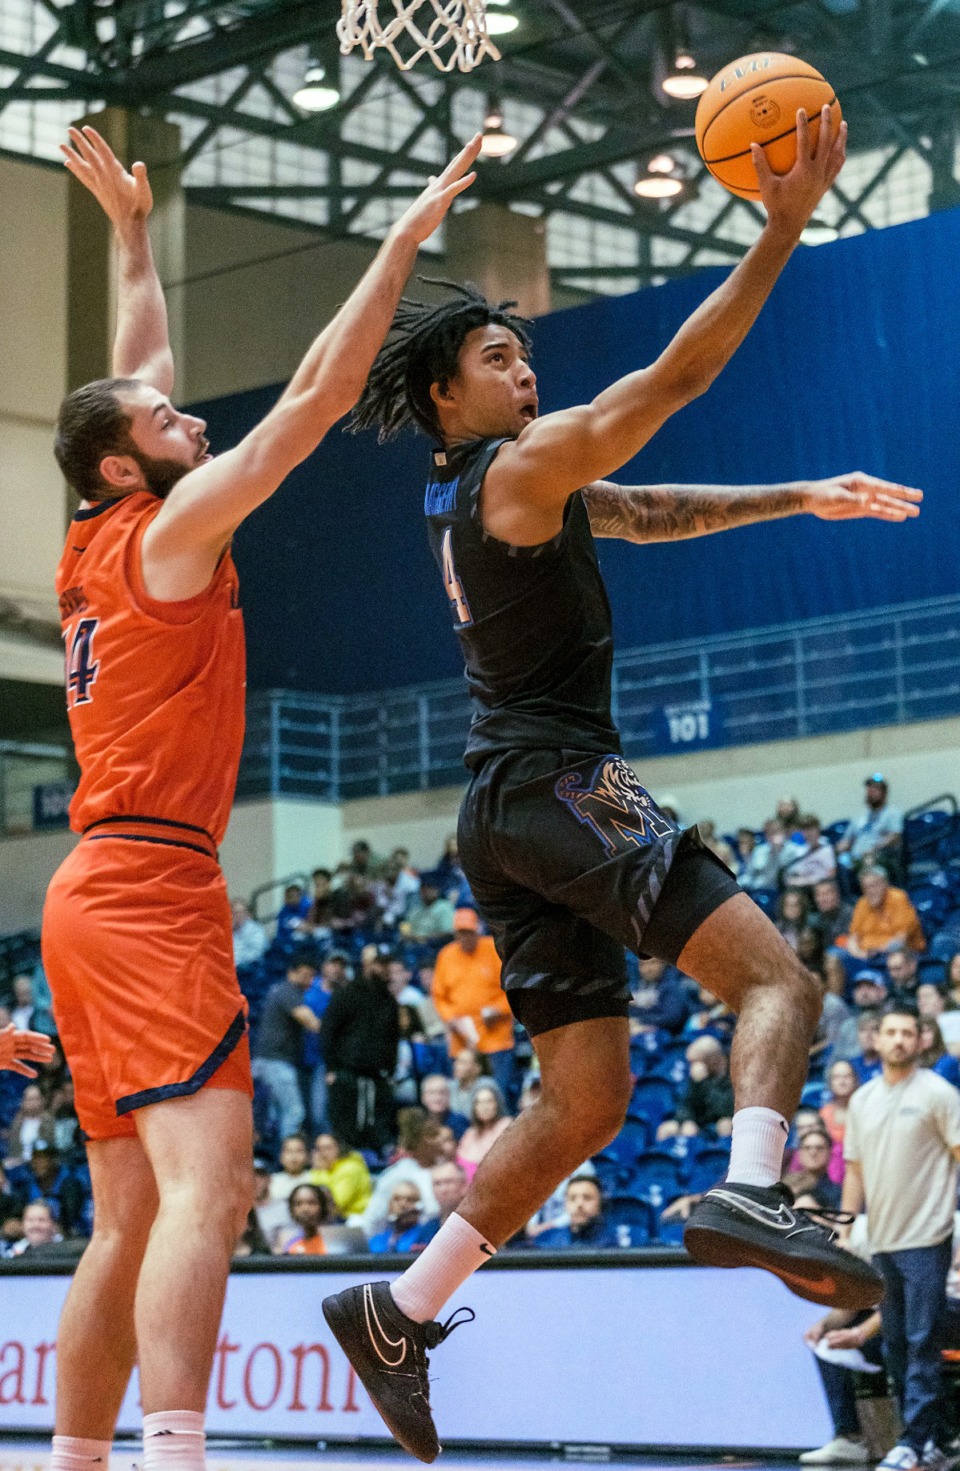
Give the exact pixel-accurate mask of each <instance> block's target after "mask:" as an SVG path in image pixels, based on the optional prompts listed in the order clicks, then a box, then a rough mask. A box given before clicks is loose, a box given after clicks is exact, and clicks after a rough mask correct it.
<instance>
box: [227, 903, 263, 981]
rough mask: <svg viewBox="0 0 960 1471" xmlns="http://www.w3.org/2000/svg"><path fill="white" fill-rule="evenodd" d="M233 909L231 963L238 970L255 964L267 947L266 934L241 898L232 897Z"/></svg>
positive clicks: (231, 906)
mask: <svg viewBox="0 0 960 1471" xmlns="http://www.w3.org/2000/svg"><path fill="white" fill-rule="evenodd" d="M230 908H231V910H232V911H233V963H234V965H235V966H236V967H237V969H238V970H240V969H241V968H242V967H243V966H246V965H256V963H257V961H258V960H260V959H261V958H262V956H263V953H264V951H265V950H266V948H267V934H266V930H265V929H264V928H263V925H262V924H257V921H256V920H255V919H254V917H253V915H252V914H251V913H250V908H249V906H248V905H247V904H246V903H245V902H244V900H243V899H234V901H233V903H232V904H231V905H230Z"/></svg>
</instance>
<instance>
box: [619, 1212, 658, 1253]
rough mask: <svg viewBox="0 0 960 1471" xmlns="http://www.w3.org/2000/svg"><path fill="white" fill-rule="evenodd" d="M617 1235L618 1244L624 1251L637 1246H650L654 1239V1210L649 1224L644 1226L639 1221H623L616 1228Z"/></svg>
mask: <svg viewBox="0 0 960 1471" xmlns="http://www.w3.org/2000/svg"><path fill="white" fill-rule="evenodd" d="M616 1236H617V1245H618V1246H619V1247H620V1249H621V1250H622V1251H627V1250H629V1249H630V1248H632V1247H635V1246H649V1245H650V1243H651V1242H652V1241H653V1239H654V1237H653V1218H652V1212H651V1221H650V1224H649V1225H646V1226H642V1225H641V1224H640V1223H639V1221H635V1222H633V1224H632V1225H627V1223H626V1222H621V1224H620V1225H619V1226H618V1227H617V1228H616Z"/></svg>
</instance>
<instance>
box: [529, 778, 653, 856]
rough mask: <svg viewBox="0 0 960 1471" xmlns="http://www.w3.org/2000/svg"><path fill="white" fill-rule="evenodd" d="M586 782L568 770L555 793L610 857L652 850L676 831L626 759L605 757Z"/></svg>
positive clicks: (557, 785) (558, 783)
mask: <svg viewBox="0 0 960 1471" xmlns="http://www.w3.org/2000/svg"><path fill="white" fill-rule="evenodd" d="M583 781H584V778H583V773H582V772H580V771H568V772H566V773H565V774H564V775H563V776H562V777H561V778H560V780H559V781H558V782H557V784H556V787H555V788H554V790H555V792H556V794H557V796H558V797H559V798H560V801H561V802H565V803H566V804H567V806H568V807H569V808H570V810H571V811H572V812H573V815H574V816H575V817H576V819H577V821H578V822H582V823H583V824H584V826H585V827H589V828H590V829H591V831H592V832H594V833H595V834H596V836H597V837H598V838H599V839H600V842H601V843H602V844H603V847H604V851H605V852H606V854H607V856H608V857H613V856H614V855H615V854H621V853H628V852H629V851H630V850H631V848H646V847H649V846H650V844H651V843H653V842H656V841H658V840H659V839H662V838H669V837H671V836H672V835H673V834H674V833H675V832H676V828H675V827H674V825H673V823H672V822H671V821H670V819H669V818H668V817H666V816H664V814H663V813H662V812H661V811H660V809H659V808H658V807H657V805H656V803H655V802H654V800H653V798H652V797H651V796H650V793H649V792H648V791H647V790H646V789H645V788H644V787H642V786H641V785H640V782H639V781H638V780H637V775H636V772H635V771H633V769H632V768H631V767H630V766H628V765H627V763H626V762H625V761H624V760H623V759H622V757H620V756H604V757H603V759H602V760H601V761H600V763H599V765H598V766H597V767H596V769H595V770H594V772H593V775H592V777H591V778H590V780H589V785H587V786H584V784H583Z"/></svg>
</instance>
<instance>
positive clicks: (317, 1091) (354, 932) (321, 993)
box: [0, 774, 960, 1255]
mask: <svg viewBox="0 0 960 1471" xmlns="http://www.w3.org/2000/svg"><path fill="white" fill-rule="evenodd" d="M902 828H903V819H902V815H901V814H900V813H899V812H898V810H897V809H896V808H895V807H894V806H893V805H892V803H891V802H890V801H889V795H888V788H887V784H886V782H885V781H884V779H883V778H882V776H880V775H879V774H873V775H872V776H871V777H870V778H869V779H868V781H867V782H866V783H865V803H864V807H863V810H862V811H861V812H860V813H859V814H858V815H857V816H855V817H854V818H853V819H852V820H851V821H850V822H848V823H844V824H835V825H834V826H833V827H832V828H827V829H824V828H822V827H821V825H820V822H819V820H818V818H817V817H816V816H815V815H814V814H813V813H810V812H809V811H804V810H801V808H800V806H799V805H798V803H797V802H796V800H795V799H792V798H785V799H783V800H782V801H781V802H780V803H778V805H777V809H776V811H775V813H774V814H773V815H772V816H771V817H770V819H769V820H768V821H767V822H766V823H764V824H763V826H762V829H761V830H760V831H759V832H756V831H754V830H752V829H747V828H741V829H740V830H739V831H738V832H737V833H735V834H729V835H727V836H726V837H723V836H721V835H718V834H717V833H716V831H715V830H714V828H713V825H712V824H702V825H701V831H702V833H703V835H704V837H705V840H706V841H707V842H708V843H709V844H710V846H711V847H713V848H714V849H715V851H716V852H717V853H718V856H720V857H721V858H723V860H724V861H725V862H727V863H729V864H730V865H731V866H732V867H733V869H734V871H735V872H736V874H737V877H738V878H739V880H740V882H741V884H742V885H743V886H744V888H746V889H747V890H748V891H749V892H750V893H752V894H753V896H754V898H755V899H756V900H757V902H758V903H760V904H761V906H762V907H763V908H764V909H765V910H766V911H767V912H768V913H769V914H770V915H771V917H772V918H773V920H774V922H775V923H776V925H777V927H778V928H779V930H780V932H781V934H783V936H784V938H785V939H786V940H787V942H788V943H789V944H790V945H791V946H792V947H793V948H794V949H795V950H796V951H797V953H798V955H799V956H800V957H801V959H802V960H803V962H804V963H805V965H807V967H808V968H809V969H810V970H811V971H812V972H814V973H815V974H816V975H817V976H818V977H819V978H820V980H821V982H822V984H823V988H824V1006H823V1015H822V1018H821V1022H820V1027H819V1030H818V1033H817V1036H816V1038H815V1040H814V1044H813V1047H812V1049H811V1054H810V1070H809V1081H808V1084H807V1087H806V1089H805V1093H804V1100H803V1104H804V1107H803V1108H802V1109H801V1112H800V1113H799V1114H798V1115H797V1118H796V1120H795V1121H794V1131H793V1137H792V1139H791V1145H790V1149H789V1151H788V1154H787V1161H786V1166H785V1175H786V1178H787V1183H788V1184H789V1185H790V1187H791V1189H793V1191H794V1193H795V1194H799V1195H804V1196H810V1197H811V1198H814V1199H816V1201H818V1202H819V1203H820V1205H821V1206H822V1207H823V1208H830V1209H833V1208H835V1207H836V1205H837V1202H838V1200H839V1194H840V1188H841V1184H842V1178H843V1152H842V1142H843V1132H844V1126H845V1119H846V1113H847V1109H848V1107H849V1101H850V1098H851V1096H852V1095H853V1093H854V1092H855V1090H856V1089H857V1088H858V1087H859V1086H861V1085H862V1084H863V1083H865V1082H867V1081H869V1079H871V1078H872V1077H874V1076H876V1074H877V1072H878V1070H879V1067H880V1062H879V1058H878V1055H877V1051H876V1036H877V1027H878V1018H879V1013H880V1011H881V1009H882V1007H883V1006H884V1004H885V1003H886V1002H887V1001H888V1000H889V999H891V998H897V999H901V1000H902V999H905V998H906V999H909V1000H911V1001H913V1002H914V1003H915V1004H916V1006H917V1008H918V1011H919V1013H920V1017H921V1020H922V1024H923V1047H924V1051H923V1055H922V1060H923V1062H924V1064H925V1065H926V1066H928V1067H930V1068H932V1069H934V1070H935V1071H936V1072H938V1073H940V1074H941V1075H942V1076H943V1077H945V1078H946V1079H947V1080H948V1081H950V1082H951V1083H953V1084H954V1085H955V1086H958V1087H960V1061H958V1058H960V925H958V924H956V920H955V916H954V915H953V913H952V908H955V909H957V910H958V911H960V884H958V887H957V889H956V892H955V898H956V905H955V906H952V907H951V906H950V905H949V904H948V905H947V906H946V908H945V909H944V907H943V906H940V907H939V908H937V907H936V906H934V909H933V910H931V911H930V913H927V912H921V913H918V910H917V907H916V906H915V904H914V903H913V901H912V899H911V896H910V894H909V893H908V892H907V890H906V889H905V888H904V887H903V885H904V884H905V883H906V880H907V870H906V867H905V862H904V856H903V852H902V844H901V834H902ZM958 858H960V852H958ZM948 867H949V865H948ZM948 878H950V874H949V873H948ZM923 881H924V884H925V885H926V886H927V887H929V883H930V876H929V874H926V875H924V876H923ZM945 892H946V891H945ZM933 919H936V921H937V924H936V925H934V923H933ZM951 922H953V923H954V924H955V927H956V929H957V931H958V933H957V938H956V942H955V944H954V945H953V948H952V949H950V948H949V944H948V943H947V941H946V940H944V939H943V936H944V935H946V936H948V937H949V936H950V935H951V934H952V933H953V931H952V930H951ZM233 925H234V929H233V935H234V953H235V961H236V965H237V971H238V975H239V977H240V981H241V986H242V988H243V991H244V994H245V995H246V997H247V999H248V1002H249V1005H250V1015H251V1026H252V1042H253V1059H254V1062H253V1070H254V1077H255V1099H254V1116H255V1126H256V1138H257V1146H256V1148H257V1158H256V1160H255V1163H254V1175H255V1205H254V1209H253V1211H252V1212H251V1215H250V1220H249V1222H248V1227H247V1230H246V1232H245V1233H244V1236H243V1238H242V1240H241V1242H240V1243H239V1244H238V1253H242V1254H251V1253H264V1252H270V1253H274V1254H280V1253H288V1252H291V1253H294V1254H309V1255H317V1254H323V1253H324V1252H326V1251H327V1250H344V1249H358V1248H362V1247H365V1246H369V1249H370V1250H373V1251H398V1250H399V1251H418V1250H420V1249H422V1247H423V1246H424V1245H425V1244H426V1242H427V1241H428V1240H429V1239H430V1237H431V1236H432V1234H433V1233H434V1232H435V1231H436V1229H437V1223H438V1221H440V1220H441V1219H442V1217H443V1215H444V1213H445V1212H448V1211H450V1210H453V1209H455V1207H456V1205H457V1203H458V1202H459V1201H460V1200H461V1199H462V1198H463V1195H464V1193H465V1191H466V1189H467V1186H468V1184H469V1181H470V1180H471V1178H472V1176H473V1174H474V1173H475V1171H476V1169H477V1167H478V1165H479V1164H480V1162H481V1161H482V1159H483V1158H484V1156H485V1154H486V1153H487V1151H488V1150H489V1149H490V1148H492V1147H493V1145H494V1144H495V1143H496V1141H497V1139H498V1138H499V1137H500V1135H501V1134H502V1133H503V1131H504V1130H505V1129H506V1128H507V1127H509V1123H510V1120H511V1118H512V1117H513V1116H514V1115H515V1114H516V1113H517V1112H518V1111H519V1110H520V1109H522V1108H524V1107H526V1106H528V1105H529V1104H530V1103H531V1102H532V1101H534V1100H535V1098H536V1097H537V1093H538V1087H539V1083H538V1077H537V1071H536V1058H535V1054H534V1053H533V1050H532V1048H531V1046H530V1043H529V1040H528V1039H527V1038H526V1036H525V1034H524V1033H523V1032H522V1031H521V1030H520V1029H519V1028H517V1027H515V1026H514V1023H513V1020H512V1017H511V1015H510V1010H509V1007H508V1005H507V1002H506V998H505V995H504V993H503V991H502V989H501V986H500V964H499V960H498V957H497V954H496V950H495V948H494V945H493V941H492V939H490V937H489V936H487V935H486V934H484V933H483V929H482V925H481V924H480V921H479V918H478V915H477V913H476V909H475V906H474V904H473V900H472V897H471V895H470V891H469V887H468V885H467V883H466V879H465V877H464V875H463V873H462V871H461V869H460V867H459V864H458V862H457V851H456V842H455V840H454V839H452V838H451V839H450V840H449V841H448V842H447V844H446V845H445V847H444V850H443V852H442V854H441V855H440V857H439V858H438V860H437V862H436V864H435V865H434V867H433V868H432V869H430V870H428V871H426V872H422V873H417V872H416V870H415V869H414V867H413V865H412V863H411V859H410V854H409V852H408V851H407V850H406V849H404V848H397V849H395V850H394V851H393V853H391V854H390V855H389V856H388V857H382V856H379V855H377V854H376V853H374V852H373V850H372V849H371V846H370V844H369V843H366V842H364V841H358V842H356V843H355V844H354V845H353V848H352V850H351V854H350V860H349V862H347V863H344V864H343V865H341V867H340V868H339V869H337V871H336V872H332V871H330V870H329V869H327V868H323V867H321V868H317V869H316V870H315V871H314V873H313V875H312V881H311V885H310V888H309V891H308V890H307V888H306V886H305V885H303V886H302V885H300V884H294V883H291V884H290V885H289V886H288V887H287V889H286V891H285V893H284V895H283V904H282V906H281V908H280V910H279V913H278V914H277V915H276V917H275V919H274V921H273V922H272V924H271V925H270V926H269V927H268V926H266V925H264V924H262V923H260V922H259V921H258V920H257V919H256V918H255V917H254V916H253V915H252V914H251V912H250V909H249V907H248V906H247V904H246V903H244V902H243V901H241V900H239V899H238V900H237V901H235V903H234V905H233ZM941 941H942V943H941ZM628 965H629V967H630V972H631V977H632V992H633V1001H632V1005H631V1010H630V1030H631V1058H632V1068H633V1072H634V1076H635V1089H634V1096H633V1101H632V1105H631V1110H630V1114H629V1117H628V1119H627V1123H626V1125H625V1127H624V1130H623V1132H622V1134H621V1136H620V1137H619V1138H618V1139H617V1140H615V1141H614V1143H613V1144H612V1145H611V1146H610V1147H609V1148H608V1149H607V1150H605V1151H604V1152H603V1154H602V1155H600V1156H598V1157H596V1159H595V1160H593V1161H587V1162H586V1163H585V1164H584V1166H583V1168H582V1169H581V1170H580V1171H579V1172H578V1173H577V1175H576V1176H575V1177H574V1178H573V1179H571V1180H570V1181H565V1182H563V1184H562V1185H561V1186H560V1188H559V1189H558V1190H557V1192H555V1194H554V1196H553V1197H552V1198H551V1200H550V1201H548V1202H547V1203H546V1205H545V1206H544V1208H543V1209H542V1210H541V1211H539V1212H538V1213H537V1215H536V1216H535V1217H534V1219H533V1220H532V1221H531V1222H529V1223H528V1225H527V1227H526V1229H525V1230H524V1231H523V1232H521V1233H519V1235H518V1237H517V1238H516V1239H515V1240H514V1242H512V1243H511V1246H513V1247H514V1248H522V1249H530V1250H536V1249H544V1248H549V1249H558V1248H573V1247H581V1248H583V1247H591V1248H601V1247H608V1246H624V1245H637V1244H641V1243H645V1242H648V1241H666V1242H673V1241H676V1240H678V1239H679V1226H680V1225H681V1224H682V1221H683V1219H684V1216H685V1214H686V1213H687V1212H688V1211H689V1205H690V1202H691V1200H693V1199H695V1198H697V1196H698V1194H700V1193H702V1191H703V1190H704V1189H706V1188H708V1187H709V1185H710V1184H711V1183H713V1182H714V1180H715V1179H718V1178H720V1177H722V1175H723V1173H724V1168H725V1161H726V1154H727V1151H728V1149H729V1135H730V1130H731V1122H732V1115H733V1088H732V1083H731V1079H730V1074H729V1052H730V1043H731V1038H732V1035H733V1029H734V1024H735V1017H734V1016H733V1014H732V1013H731V1012H730V1010H729V1008H728V1007H726V1006H725V1005H724V1004H723V1002H722V1001H720V1000H719V999H718V998H717V997H715V996H713V995H711V994H710V993H709V992H708V991H707V990H705V989H704V988H703V987H699V986H697V985H696V984H695V983H694V982H693V981H692V980H691V979H690V978H688V977H686V976H684V975H682V974H681V973H680V972H679V971H678V970H677V969H676V967H674V966H670V965H666V964H664V963H663V962H662V961H658V960H653V959H645V960H641V961H639V962H637V961H636V960H633V959H632V957H628ZM7 999H8V1001H9V1006H10V1008H11V1011H12V1012H13V1013H14V1014H15V1016H16V1019H17V1021H18V1024H19V1025H21V1026H30V1027H32V1028H34V1029H40V1030H46V1031H48V1032H52V1031H53V1025H52V1019H51V1015H50V1001H49V993H48V992H47V990H46V985H45V981H44V980H43V973H42V970H41V968H40V967H39V965H38V967H37V969H36V972H35V974H34V976H33V977H27V976H19V977H17V978H16V980H15V982H14V985H13V989H12V993H11V994H10V996H9V997H8V998H7ZM4 1019H5V1014H4V1012H3V1008H2V1007H0V1023H2V1022H3V1020H4ZM23 1083H24V1080H22V1079H17V1078H16V1077H15V1076H14V1075H7V1076H6V1077H4V1078H2V1079H0V1130H2V1133H0V1143H2V1153H0V1158H2V1159H3V1169H2V1171H0V1254H2V1253H10V1252H13V1251H16V1252H20V1251H23V1250H27V1249H33V1248H34V1247H35V1246H38V1245H39V1244H41V1242H43V1241H56V1240H58V1239H59V1238H61V1237H63V1238H67V1237H75V1236H81V1237H82V1236H83V1235H84V1234H86V1233H87V1232H88V1231H89V1228H90V1186H89V1175H88V1172H87V1166H86V1162H85V1157H84V1150H83V1144H82V1140H81V1137H80V1133H79V1129H78V1126H77V1120H76V1115H75V1113H74V1112H73V1101H72V1086H71V1084H70V1080H69V1076H68V1074H67V1071H66V1068H65V1066H64V1063H63V1059H62V1056H60V1054H59V1053H58V1054H57V1058H56V1060H55V1062H54V1063H53V1064H51V1065H49V1066H46V1067H43V1068H42V1069H41V1072H40V1077H39V1079H38V1081H37V1083H36V1084H29V1085H27V1086H23ZM34 1205H42V1206H43V1207H44V1208H45V1210H46V1215H47V1218H48V1219H47V1221H46V1225H45V1226H43V1224H42V1223H41V1221H40V1219H39V1217H40V1216H41V1215H43V1211H35V1212H33V1214H32V1215H31V1214H30V1212H29V1210H28V1208H29V1207H32V1206H34Z"/></svg>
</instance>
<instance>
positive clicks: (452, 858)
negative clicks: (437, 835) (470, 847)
mask: <svg viewBox="0 0 960 1471" xmlns="http://www.w3.org/2000/svg"><path fill="white" fill-rule="evenodd" d="M434 872H435V873H436V876H437V882H438V883H439V885H440V892H441V893H442V894H446V896H447V898H448V899H450V900H451V902H452V903H454V904H459V903H460V902H461V900H460V891H461V889H463V888H465V887H466V883H467V880H466V876H465V874H464V872H463V869H462V868H461V867H460V854H459V852H458V851H457V835H456V833H451V834H450V836H449V837H448V838H447V840H446V842H445V843H444V845H443V852H442V853H441V854H440V857H439V859H438V861H437V866H436V869H435V870H434Z"/></svg>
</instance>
